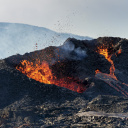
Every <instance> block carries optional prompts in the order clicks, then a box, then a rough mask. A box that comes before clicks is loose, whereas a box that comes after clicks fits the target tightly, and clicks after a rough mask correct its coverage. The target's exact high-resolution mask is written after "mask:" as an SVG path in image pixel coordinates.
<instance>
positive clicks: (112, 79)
mask: <svg viewBox="0 0 128 128" xmlns="http://www.w3.org/2000/svg"><path fill="white" fill-rule="evenodd" d="M97 52H98V53H99V54H101V55H103V56H104V57H105V58H106V59H107V60H108V61H109V62H110V63H111V67H110V73H109V74H106V73H102V72H100V71H99V70H98V69H97V70H96V71H95V77H96V78H98V79H101V80H103V81H104V82H106V83H107V84H109V85H110V86H111V87H113V88H114V89H116V90H117V91H118V92H120V93H122V94H123V95H124V96H126V97H127V96H128V92H127V91H125V89H123V88H122V87H121V85H122V84H123V85H126V86H128V85H127V84H125V83H122V82H120V81H119V80H118V79H117V77H116V76H115V73H114V72H115V66H114V62H113V60H112V59H111V57H112V55H109V52H108V49H107V48H106V47H105V46H104V45H103V46H101V47H98V50H97ZM117 54H121V49H119V51H118V52H117Z"/></svg>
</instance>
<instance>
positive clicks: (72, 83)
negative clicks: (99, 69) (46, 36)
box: [16, 60, 86, 93]
mask: <svg viewBox="0 0 128 128" xmlns="http://www.w3.org/2000/svg"><path fill="white" fill-rule="evenodd" d="M16 69H17V70H19V71H20V72H22V73H23V74H25V75H27V76H28V77H29V78H32V79H35V80H36V81H39V82H41V83H45V84H55V85H58V86H60V87H65V88H68V89H70V90H72V91H75V92H78V93H82V92H84V91H85V90H86V87H85V85H84V84H83V83H82V82H81V81H79V80H77V79H74V78H72V77H64V78H61V79H58V78H57V77H56V76H54V74H53V73H52V70H51V69H50V68H49V65H48V63H47V62H46V61H44V62H42V63H40V62H39V61H37V62H36V64H35V65H34V64H33V63H32V62H29V61H27V60H23V61H22V62H21V66H17V67H16Z"/></svg>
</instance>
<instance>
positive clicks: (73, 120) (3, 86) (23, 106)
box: [0, 37, 128, 128]
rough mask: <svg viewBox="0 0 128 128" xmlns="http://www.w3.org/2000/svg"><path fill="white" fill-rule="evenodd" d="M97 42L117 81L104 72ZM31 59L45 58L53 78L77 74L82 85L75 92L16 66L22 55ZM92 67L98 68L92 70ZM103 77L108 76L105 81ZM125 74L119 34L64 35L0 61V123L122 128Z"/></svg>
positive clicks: (127, 107) (127, 58)
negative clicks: (61, 41) (87, 37)
mask: <svg viewBox="0 0 128 128" xmlns="http://www.w3.org/2000/svg"><path fill="white" fill-rule="evenodd" d="M103 45H104V47H105V48H107V49H108V54H109V55H111V59H112V61H113V62H114V66H115V76H116V77H117V80H115V79H113V78H112V77H111V76H108V75H106V74H109V73H110V70H109V69H110V67H111V63H110V62H109V61H108V60H107V59H105V57H104V56H103V55H101V54H99V53H98V52H97V48H98V47H100V46H103ZM67 49H68V50H67ZM120 50H121V53H119V51H120ZM58 55H59V58H57V56H58ZM36 59H39V60H40V61H43V60H45V61H47V62H48V64H49V66H50V68H51V69H52V71H53V72H54V75H56V76H58V78H62V77H64V76H70V77H73V78H74V77H75V78H76V77H77V78H79V79H80V80H81V81H82V82H83V83H85V87H86V88H87V90H86V91H84V92H83V93H77V92H74V91H72V90H69V89H67V88H64V87H59V86H56V85H53V84H44V83H40V82H38V81H35V80H33V79H31V78H28V77H27V76H26V75H24V74H22V73H21V72H20V71H18V70H17V69H16V66H19V65H20V62H21V61H22V60H29V61H30V62H33V63H36ZM56 62H57V63H56ZM62 64H63V65H64V66H61V65H62ZM97 69H99V70H100V71H101V72H102V73H99V74H97V75H96V73H95V70H97ZM103 76H107V79H108V81H111V82H110V85H109V84H108V83H109V82H106V80H105V78H104V79H103V78H102V77H103ZM127 77H128V41H127V39H121V38H113V37H102V38H98V39H94V40H90V41H88V40H84V41H79V40H76V39H68V40H67V41H66V42H65V43H64V45H62V46H60V47H53V46H52V47H48V48H45V49H43V50H39V51H35V52H31V53H26V54H24V55H23V56H22V55H15V56H11V57H9V58H6V59H4V60H0V127H1V128H51V127H53V128H60V127H62V128H70V127H71V128H84V127H85V128H91V127H94V128H99V127H101V128H127V127H128V95H127V94H128V87H127V84H128V79H127ZM85 81H86V82H85ZM124 94H125V95H124Z"/></svg>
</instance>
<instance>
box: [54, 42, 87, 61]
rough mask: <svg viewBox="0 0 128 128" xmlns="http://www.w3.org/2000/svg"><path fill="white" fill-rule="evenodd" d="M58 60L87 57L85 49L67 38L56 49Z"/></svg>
mask: <svg viewBox="0 0 128 128" xmlns="http://www.w3.org/2000/svg"><path fill="white" fill-rule="evenodd" d="M55 56H56V60H60V61H61V60H64V59H69V60H81V59H84V58H85V57H87V53H86V50H85V49H82V48H81V47H76V46H75V44H74V43H73V42H71V41H70V40H67V41H66V42H65V43H64V44H63V45H61V46H59V47H57V49H56V50H55Z"/></svg>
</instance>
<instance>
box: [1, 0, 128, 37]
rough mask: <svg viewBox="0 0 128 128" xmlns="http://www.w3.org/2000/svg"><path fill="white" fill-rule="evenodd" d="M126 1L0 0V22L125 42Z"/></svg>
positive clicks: (127, 33)
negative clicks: (113, 38)
mask: <svg viewBox="0 0 128 128" xmlns="http://www.w3.org/2000/svg"><path fill="white" fill-rule="evenodd" d="M127 6H128V0H0V22H13V23H25V24H31V25H36V26H40V27H46V28H49V29H52V30H55V31H58V32H67V33H73V34H77V35H82V36H90V37H93V38H97V37H100V36H116V37H117V36H118V37H122V38H128V7H127Z"/></svg>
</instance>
